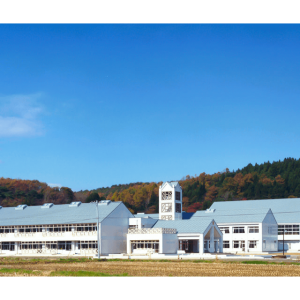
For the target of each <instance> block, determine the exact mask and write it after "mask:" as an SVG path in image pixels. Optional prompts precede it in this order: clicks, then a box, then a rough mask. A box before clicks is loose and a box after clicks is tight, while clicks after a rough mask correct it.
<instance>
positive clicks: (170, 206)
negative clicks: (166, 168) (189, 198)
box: [159, 181, 182, 220]
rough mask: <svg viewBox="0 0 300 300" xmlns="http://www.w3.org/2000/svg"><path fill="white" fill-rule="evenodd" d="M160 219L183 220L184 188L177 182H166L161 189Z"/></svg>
mask: <svg viewBox="0 0 300 300" xmlns="http://www.w3.org/2000/svg"><path fill="white" fill-rule="evenodd" d="M159 219H160V220H181V219H182V188H181V186H180V185H179V183H178V182H177V181H171V182H170V181H166V182H164V183H163V184H162V185H161V186H160V187H159Z"/></svg>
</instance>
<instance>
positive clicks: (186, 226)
mask: <svg viewBox="0 0 300 300" xmlns="http://www.w3.org/2000/svg"><path fill="white" fill-rule="evenodd" d="M212 221H213V218H210V219H208V218H195V219H193V218H191V219H190V220H168V221H166V220H159V221H157V222H156V223H155V224H154V226H153V227H152V228H175V229H176V230H177V233H199V234H203V233H204V232H205V230H206V229H207V227H208V226H209V225H210V223H211V222H212Z"/></svg>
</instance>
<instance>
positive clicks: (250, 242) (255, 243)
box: [249, 241, 258, 249]
mask: <svg viewBox="0 0 300 300" xmlns="http://www.w3.org/2000/svg"><path fill="white" fill-rule="evenodd" d="M257 244H258V241H249V248H251V249H253V248H257Z"/></svg>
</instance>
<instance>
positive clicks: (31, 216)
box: [0, 202, 124, 226]
mask: <svg viewBox="0 0 300 300" xmlns="http://www.w3.org/2000/svg"><path fill="white" fill-rule="evenodd" d="M119 205H124V204H123V203H122V202H111V203H110V204H109V205H98V208H99V222H102V221H103V220H104V219H105V218H106V217H108V215H109V214H111V213H112V212H113V211H114V210H115V209H116V208H117V207H118V206H119ZM96 222H97V208H96V204H95V203H82V204H81V205H80V206H78V207H69V204H60V205H53V206H52V207H51V208H49V209H41V206H40V205H38V206H27V207H26V208H25V209H24V210H16V209H15V207H3V208H2V209H1V210H0V226H14V225H46V224H78V223H96Z"/></svg>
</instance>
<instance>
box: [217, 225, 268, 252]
mask: <svg viewBox="0 0 300 300" xmlns="http://www.w3.org/2000/svg"><path fill="white" fill-rule="evenodd" d="M217 225H218V227H219V228H220V227H229V232H230V233H223V241H229V246H230V247H229V248H224V247H223V252H224V253H234V252H241V251H242V248H233V241H245V252H258V253H259V252H262V223H218V224H217ZM252 226H258V227H259V233H249V227H252ZM233 227H244V229H245V233H233ZM249 241H257V242H258V245H257V248H249V247H248V242H249Z"/></svg>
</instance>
